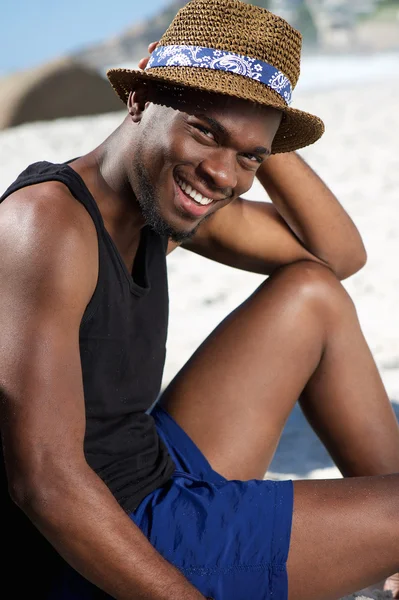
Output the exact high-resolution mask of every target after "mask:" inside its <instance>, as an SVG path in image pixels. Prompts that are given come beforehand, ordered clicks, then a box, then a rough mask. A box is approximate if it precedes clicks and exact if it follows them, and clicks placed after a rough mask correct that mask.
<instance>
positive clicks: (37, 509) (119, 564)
mask: <svg viewBox="0 0 399 600" xmlns="http://www.w3.org/2000/svg"><path fill="white" fill-rule="evenodd" d="M35 496H36V498H35ZM31 498H32V496H31ZM21 508H23V509H24V511H25V512H26V514H27V515H28V517H29V518H30V519H31V520H32V521H33V522H34V523H35V525H36V526H37V527H38V529H39V530H40V531H41V532H42V533H43V535H44V536H45V537H46V538H47V539H48V540H49V541H50V543H51V544H52V545H53V546H54V547H55V548H56V550H57V551H58V552H59V553H60V554H61V556H62V557H63V558H64V559H65V560H66V561H67V562H68V563H69V564H70V565H72V567H74V568H75V569H76V570H77V571H79V572H80V573H81V574H82V575H83V576H84V577H86V578H87V579H88V580H89V581H91V582H92V583H94V584H95V585H97V586H98V587H99V588H101V589H103V590H104V591H106V592H107V593H108V594H110V595H111V596H112V597H114V598H116V599H117V600H203V599H204V596H203V595H202V594H201V593H200V592H198V590H197V589H196V588H194V587H193V586H192V585H191V584H190V583H189V582H188V580H187V579H186V578H185V577H184V576H183V575H182V574H181V573H180V571H179V570H178V569H176V568H175V567H174V566H173V565H171V564H170V563H169V562H167V561H166V560H165V559H164V558H163V557H162V556H161V555H160V554H159V553H158V552H157V551H156V550H155V549H154V548H153V546H152V545H151V544H150V542H149V541H148V540H147V538H146V537H145V536H144V535H143V533H142V532H141V531H140V529H139V528H138V527H137V525H136V524H135V523H134V522H133V521H132V520H131V519H130V518H129V517H128V515H126V513H125V512H124V511H123V509H122V508H121V507H120V506H119V505H118V503H117V502H116V500H115V499H114V497H113V496H112V494H111V493H110V491H109V490H108V488H107V486H106V485H105V484H104V483H103V482H102V481H101V480H100V479H99V478H98V477H97V475H95V473H94V472H93V471H91V469H89V468H87V472H86V473H80V474H78V475H75V477H73V478H71V477H68V479H67V478H65V480H64V481H63V480H62V478H61V480H60V479H58V481H57V487H56V489H54V488H52V489H47V490H46V491H45V492H43V491H41V492H40V493H36V494H34V499H33V500H32V499H31V500H30V502H29V506H24V507H21Z"/></svg>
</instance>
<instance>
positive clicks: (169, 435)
mask: <svg viewBox="0 0 399 600" xmlns="http://www.w3.org/2000/svg"><path fill="white" fill-rule="evenodd" d="M151 414H152V416H153V417H154V420H155V424H156V427H157V430H158V433H159V435H160V437H161V438H162V440H163V441H164V443H165V444H166V446H167V448H168V450H169V453H170V455H171V457H172V459H173V460H174V462H175V464H176V471H175V473H174V474H173V476H172V478H171V479H170V480H169V481H168V482H167V483H166V484H164V485H163V486H162V487H160V488H158V489H156V490H154V491H153V492H151V493H150V494H149V495H148V496H146V497H145V498H144V500H142V501H141V503H140V504H139V506H138V507H137V509H136V510H135V511H134V512H133V513H131V514H130V517H131V519H132V520H133V521H134V522H135V523H136V524H137V525H138V526H139V527H140V529H141V530H142V532H143V533H144V534H145V536H146V537H147V538H148V539H149V541H150V542H151V544H152V545H153V546H154V547H155V548H156V549H157V550H158V552H160V554H162V556H163V557H164V558H165V559H166V560H168V561H169V562H171V563H173V564H174V565H175V567H177V568H178V569H179V570H180V571H181V572H182V573H183V575H184V576H185V577H186V578H187V579H188V580H189V581H190V582H191V583H192V584H193V585H194V586H195V587H196V588H197V589H198V590H199V591H200V592H201V593H202V594H203V595H204V596H206V597H211V598H213V599H214V600H248V599H249V598H250V599H251V600H287V597H288V582H287V570H286V562H287V556H288V550H289V543H290V535H291V524H292V513H293V484H292V481H290V480H288V481H269V480H258V479H252V480H250V481H238V480H233V481H229V480H227V479H225V478H224V477H222V476H221V475H219V474H218V473H216V472H215V471H214V470H213V469H212V468H211V466H210V464H209V463H208V461H207V460H206V458H205V456H204V455H203V454H202V453H201V452H200V450H199V449H198V448H197V446H196V445H195V444H194V442H193V441H192V440H191V439H190V438H189V436H188V435H187V434H186V433H185V432H184V431H183V429H182V428H181V427H180V426H179V425H178V424H177V423H176V421H174V419H173V418H172V417H171V416H170V415H169V414H168V413H167V412H166V411H165V410H164V409H162V408H161V407H160V406H159V405H158V404H157V405H155V407H154V409H153V410H152V413H151ZM76 575H77V574H76ZM72 580H74V582H73V581H72ZM78 580H79V581H80V583H79V585H78ZM65 584H66V585H65ZM62 588H63V591H62V592H61V589H58V593H57V596H54V598H55V597H56V598H57V600H83V599H84V600H88V599H92V598H96V594H95V592H94V593H93V588H94V586H92V585H91V584H89V583H88V582H86V581H85V580H83V578H81V577H80V576H76V577H75V576H73V577H72V578H70V579H69V583H67V582H66V581H64V585H63V586H62ZM68 588H69V592H68ZM78 588H79V589H78ZM90 588H91V589H90ZM103 597H104V596H101V598H103Z"/></svg>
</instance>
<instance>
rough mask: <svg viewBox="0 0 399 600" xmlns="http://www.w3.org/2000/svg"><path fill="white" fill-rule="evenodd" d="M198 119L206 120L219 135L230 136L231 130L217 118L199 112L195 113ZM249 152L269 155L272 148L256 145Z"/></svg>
mask: <svg viewBox="0 0 399 600" xmlns="http://www.w3.org/2000/svg"><path fill="white" fill-rule="evenodd" d="M195 116H196V117H197V118H198V119H202V120H203V121H206V122H207V123H208V124H209V125H210V126H211V127H212V129H213V130H214V131H216V132H217V133H219V135H224V136H226V137H228V136H229V132H228V131H227V129H226V128H225V127H223V125H222V124H221V123H219V121H217V120H216V119H214V118H213V117H209V116H208V115H204V114H203V113H199V114H197V115H195ZM249 154H266V155H269V154H270V150H269V149H268V148H265V147H264V146H256V148H253V149H252V150H251V151H250V152H249Z"/></svg>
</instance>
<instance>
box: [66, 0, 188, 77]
mask: <svg viewBox="0 0 399 600" xmlns="http://www.w3.org/2000/svg"><path fill="white" fill-rule="evenodd" d="M185 4H187V1H186V0H174V2H172V3H171V4H170V5H169V6H168V7H167V8H166V9H164V10H163V11H162V12H160V13H158V14H157V15H155V16H154V17H151V18H150V19H148V20H147V21H145V22H142V23H138V24H135V25H134V26H133V27H131V28H129V29H127V30H126V31H125V32H124V33H123V34H121V35H120V36H118V37H115V38H111V39H109V40H106V41H105V42H103V43H101V44H96V45H95V46H90V47H89V48H85V49H82V50H81V51H80V52H76V53H75V54H74V55H73V57H74V58H75V59H77V60H78V61H80V62H83V63H85V64H86V65H88V66H90V67H94V68H96V69H99V70H101V71H104V70H105V69H107V68H108V67H115V66H116V67H120V66H123V65H135V64H137V62H138V61H139V60H140V58H142V57H143V56H146V54H147V47H148V44H149V43H150V42H153V41H155V40H159V38H160V37H161V36H162V34H163V33H164V31H165V30H166V29H167V28H168V27H169V25H170V23H171V21H172V20H173V19H174V17H175V15H176V13H177V12H178V10H179V9H180V8H182V6H184V5H185Z"/></svg>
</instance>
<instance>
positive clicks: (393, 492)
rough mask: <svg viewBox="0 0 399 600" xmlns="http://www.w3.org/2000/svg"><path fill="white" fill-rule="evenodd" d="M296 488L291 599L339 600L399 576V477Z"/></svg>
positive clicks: (307, 484) (300, 483)
mask: <svg viewBox="0 0 399 600" xmlns="http://www.w3.org/2000/svg"><path fill="white" fill-rule="evenodd" d="M294 489H295V492H294V498H295V500H294V518H293V525H292V536H291V546H290V552H289V556H288V582H289V600H337V598H341V597H342V596H344V595H347V594H350V593H353V592H355V591H357V590H360V589H363V588H365V587H367V586H369V585H371V584H372V583H373V582H375V581H381V580H383V579H384V578H386V577H388V576H389V575H390V574H391V573H394V572H397V571H399V474H397V475H385V476H379V477H365V478H361V477H360V478H359V477H356V478H348V479H344V480H327V481H314V480H313V481H310V480H309V481H296V482H294Z"/></svg>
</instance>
